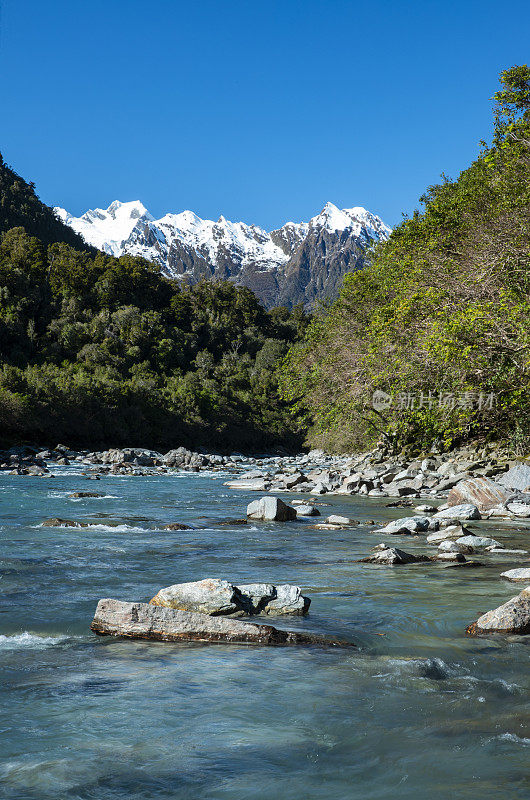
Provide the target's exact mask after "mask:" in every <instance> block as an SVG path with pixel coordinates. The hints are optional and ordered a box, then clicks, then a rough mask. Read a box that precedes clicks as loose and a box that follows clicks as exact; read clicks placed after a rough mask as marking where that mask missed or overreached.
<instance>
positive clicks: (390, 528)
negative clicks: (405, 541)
mask: <svg viewBox="0 0 530 800" xmlns="http://www.w3.org/2000/svg"><path fill="white" fill-rule="evenodd" d="M430 522H431V520H430V518H429V517H422V516H416V517H403V519H394V520H392V522H389V523H388V525H385V527H384V528H379V529H378V530H377V531H374V533H384V534H392V535H394V536H395V535H399V534H409V533H420V532H423V531H426V530H428V529H429V524H430Z"/></svg>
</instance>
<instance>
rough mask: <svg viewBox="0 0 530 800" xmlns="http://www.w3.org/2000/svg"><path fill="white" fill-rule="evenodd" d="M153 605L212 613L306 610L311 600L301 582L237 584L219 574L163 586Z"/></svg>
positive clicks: (240, 613)
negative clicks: (214, 576) (303, 592)
mask: <svg viewBox="0 0 530 800" xmlns="http://www.w3.org/2000/svg"><path fill="white" fill-rule="evenodd" d="M151 603H152V605H156V606H164V607H166V608H173V609H177V610H179V611H193V612H196V613H199V614H209V615H210V616H226V615H230V616H242V615H244V614H274V615H281V614H296V615H300V614H306V613H307V611H308V610H309V606H310V604H311V600H310V599H309V598H308V597H304V596H303V595H302V590H301V589H300V587H299V586H291V585H290V584H288V583H284V584H279V585H278V586H274V585H273V584H272V583H248V584H242V585H241V586H235V585H234V584H232V583H229V582H228V581H225V580H220V579H218V578H206V579H204V580H202V581H195V582H193V583H176V584H174V585H173V586H168V587H166V588H165V589H161V590H160V591H159V592H158V594H157V595H155V597H153V599H152V600H151Z"/></svg>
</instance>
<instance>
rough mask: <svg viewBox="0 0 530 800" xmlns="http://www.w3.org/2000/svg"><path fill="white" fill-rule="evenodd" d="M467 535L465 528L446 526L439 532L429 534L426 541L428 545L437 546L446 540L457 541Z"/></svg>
mask: <svg viewBox="0 0 530 800" xmlns="http://www.w3.org/2000/svg"><path fill="white" fill-rule="evenodd" d="M468 533H469V531H468V530H467V528H464V527H462V525H448V526H447V527H446V528H443V529H442V530H441V531H435V532H434V533H429V535H428V536H427V540H426V541H427V542H428V543H429V544H439V543H440V542H444V541H446V540H447V539H459V538H460V537H461V536H466V535H467V534H468Z"/></svg>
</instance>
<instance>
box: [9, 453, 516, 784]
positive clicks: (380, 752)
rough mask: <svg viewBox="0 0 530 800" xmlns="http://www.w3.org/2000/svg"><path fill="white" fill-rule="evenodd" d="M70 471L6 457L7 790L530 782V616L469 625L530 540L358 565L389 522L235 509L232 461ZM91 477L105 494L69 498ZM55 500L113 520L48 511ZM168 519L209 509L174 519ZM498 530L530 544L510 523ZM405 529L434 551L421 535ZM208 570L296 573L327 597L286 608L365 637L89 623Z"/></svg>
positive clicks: (72, 510)
mask: <svg viewBox="0 0 530 800" xmlns="http://www.w3.org/2000/svg"><path fill="white" fill-rule="evenodd" d="M53 471H54V472H55V473H57V474H56V475H55V477H53V478H51V477H48V476H47V477H44V478H31V477H15V476H9V475H3V476H0V536H1V538H2V552H1V565H0V566H1V573H0V574H1V580H0V589H1V601H0V602H1V612H2V614H1V617H0V633H1V635H0V668H1V700H0V703H1V715H0V729H1V739H0V742H1V744H0V749H1V751H2V755H1V761H0V778H1V783H0V797H1V798H6V799H8V800H52V798H53V800H57V799H58V798H68V799H69V800H76V799H77V798H79V800H89V799H91V798H94V800H147V799H148V798H149V800H151V798H175V799H177V798H178V799H179V800H188V798H189V799H190V800H191V799H192V798H193V800H269V798H278V800H313V799H314V800H316V799H317V798H319V800H320V799H321V798H325V800H361V799H362V800H383V799H384V800H386V799H387V798H388V799H390V798H392V800H425V798H427V799H428V800H451V799H452V798H455V800H456V799H457V798H458V800H465V799H466V798H473V800H475V798H476V799H477V800H478V799H479V798H480V800H489V798H492V800H493V798H495V799H496V800H498V798H499V797H502V799H503V800H515V798H521V800H523V798H525V800H527V798H528V797H529V795H530V785H529V770H528V761H529V756H530V732H529V728H528V721H529V707H528V643H529V642H530V637H526V639H525V638H524V637H505V638H503V637H499V638H493V637H492V638H478V639H473V638H469V637H466V636H465V635H464V630H465V627H466V625H467V624H468V623H470V622H472V621H473V620H475V619H476V618H477V616H478V615H479V613H481V612H484V611H486V610H488V609H490V608H494V607H495V606H497V605H499V604H500V603H502V602H504V601H505V600H507V599H508V598H509V597H511V596H513V595H515V594H517V592H518V591H519V590H520V588H521V587H519V588H517V587H516V586H515V587H514V586H513V585H511V586H510V585H509V584H506V583H505V582H504V581H502V580H500V579H499V573H500V572H502V571H503V569H507V568H509V567H511V566H515V565H518V564H514V562H513V560H512V561H508V560H506V561H504V560H502V557H501V556H496V557H495V560H492V557H490V559H489V561H488V562H487V564H486V565H485V566H484V567H481V568H476V569H467V568H456V569H455V568H447V566H445V565H442V564H436V565H433V564H415V565H411V566H404V567H388V566H387V567H384V566H383V567H382V566H375V565H368V564H360V563H358V562H357V559H359V558H362V557H364V556H365V555H367V554H368V552H369V549H370V547H371V546H373V545H374V544H377V543H378V542H379V541H381V536H379V537H378V536H376V535H374V534H372V533H370V529H369V527H368V526H367V525H363V524H361V525H359V526H358V527H356V528H353V529H348V530H314V529H312V528H311V524H312V523H313V522H314V520H313V521H312V522H307V523H305V522H298V521H297V522H291V523H285V524H283V523H264V524H260V523H255V524H250V525H246V526H236V525H228V526H224V525H219V524H218V522H219V521H220V520H223V519H226V518H237V517H239V518H240V517H244V515H245V509H246V505H247V503H248V502H249V501H250V500H251V499H255V497H256V495H255V493H252V492H245V491H237V490H232V489H229V488H227V487H226V486H224V485H223V480H226V476H225V475H223V474H220V473H219V474H215V475H214V474H206V473H198V474H189V473H182V474H176V475H159V476H147V477H133V476H119V477H110V476H108V477H103V478H102V479H101V480H100V481H97V482H96V481H86V480H85V478H84V477H83V476H82V475H81V472H80V468H79V467H77V466H74V465H73V466H71V467H62V468H54V469H53ZM79 490H81V491H97V492H102V493H103V494H104V497H102V498H97V499H84V500H73V499H71V498H70V497H69V494H70V493H72V492H74V491H79ZM297 496H299V495H296V493H293V494H292V495H285V496H284V495H282V498H283V499H289V498H294V497H297ZM318 502H323V503H327V504H329V505H328V506H327V507H322V509H321V511H322V513H323V514H324V513H326V514H327V513H342V514H346V515H347V516H350V517H355V518H357V519H359V520H361V523H362V521H366V520H370V519H376V520H381V521H383V520H387V519H391V518H394V517H396V516H400V512H399V510H396V509H388V508H386V507H385V505H384V501H381V500H377V499H376V498H362V497H359V496H356V497H343V496H342V497H338V496H337V497H331V496H329V495H326V496H323V497H321V498H318ZM387 502H388V500H387ZM49 517H62V518H70V519H77V520H85V521H86V520H90V521H91V522H92V523H96V524H95V526H94V527H90V528H47V527H40V523H41V522H42V521H43V520H44V519H46V518H49ZM113 522H117V523H118V525H117V526H113V525H112V524H109V523H113ZM168 522H183V523H187V524H190V525H194V526H199V527H198V528H197V529H196V530H190V531H162V530H160V526H161V525H162V524H165V523H168ZM489 530H491V532H492V533H494V534H495V538H498V539H500V541H501V542H506V543H510V545H513V546H519V547H521V546H522V547H525V546H526V547H528V533H526V534H525V533H524V532H523V531H522V530H517V526H514V525H513V523H512V525H511V527H509V526H507V524H506V523H502V524H501V523H497V524H493V523H492V524H491V527H490V529H489ZM391 538H392V539H393V540H395V541H392V542H391V544H393V545H397V546H401V547H404V548H405V549H407V550H409V551H412V552H416V551H418V552H419V551H421V552H425V544H424V538H423V537H422V538H420V539H415V538H414V537H391ZM504 558H505V559H509V556H505V557H504ZM204 577H220V578H226V579H228V580H230V581H233V582H234V583H249V582H254V581H268V582H273V583H295V584H298V585H300V586H301V587H303V590H304V594H307V595H309V597H311V599H312V605H311V609H310V614H309V615H308V616H307V617H306V618H303V619H302V618H294V619H290V618H282V619H280V620H276V621H275V622H274V624H276V625H277V626H278V627H283V628H291V629H293V630H294V629H297V630H309V631H312V632H317V633H322V634H330V635H337V636H340V637H345V638H348V639H350V640H352V641H354V642H355V643H356V644H357V645H358V646H357V648H355V649H346V650H343V649H335V648H323V649H321V648H315V647H298V648H297V647H277V648H270V647H263V648H260V647H256V646H242V645H239V646H235V645H229V646H227V645H201V644H165V643H159V642H134V641H122V640H117V639H112V638H110V637H98V636H96V635H94V634H92V633H91V632H90V630H89V625H90V622H91V619H92V616H93V613H94V610H95V607H96V603H97V600H98V599H99V598H102V597H115V598H119V599H123V600H149V599H150V598H151V597H152V596H153V595H154V594H155V593H156V592H157V591H158V589H159V588H161V587H163V586H168V585H170V584H172V583H178V582H183V581H191V580H198V579H200V578H204Z"/></svg>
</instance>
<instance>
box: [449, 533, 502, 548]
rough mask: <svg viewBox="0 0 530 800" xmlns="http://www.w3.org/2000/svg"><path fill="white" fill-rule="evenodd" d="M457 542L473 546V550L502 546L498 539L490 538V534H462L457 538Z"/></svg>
mask: <svg viewBox="0 0 530 800" xmlns="http://www.w3.org/2000/svg"><path fill="white" fill-rule="evenodd" d="M456 543H457V544H461V545H464V546H465V547H472V548H473V550H477V549H482V548H486V547H501V544H500V542H498V541H497V540H496V539H490V538H489V537H488V536H473V535H472V534H470V535H469V536H461V537H460V538H459V539H457V540H456Z"/></svg>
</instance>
